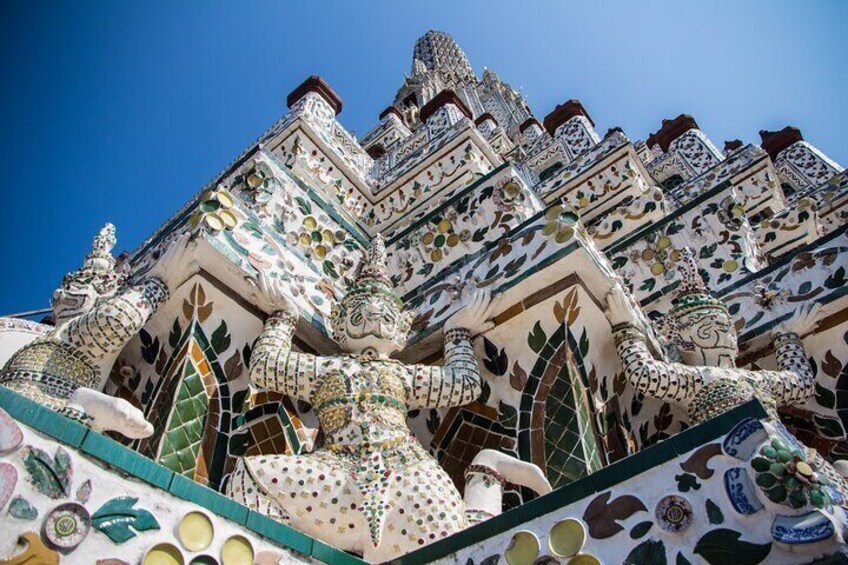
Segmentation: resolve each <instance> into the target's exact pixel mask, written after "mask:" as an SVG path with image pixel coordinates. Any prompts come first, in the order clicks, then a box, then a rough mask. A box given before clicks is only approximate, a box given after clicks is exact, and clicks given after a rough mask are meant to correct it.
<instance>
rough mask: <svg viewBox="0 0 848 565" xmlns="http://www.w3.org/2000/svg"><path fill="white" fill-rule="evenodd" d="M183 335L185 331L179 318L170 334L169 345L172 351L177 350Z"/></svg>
mask: <svg viewBox="0 0 848 565" xmlns="http://www.w3.org/2000/svg"><path fill="white" fill-rule="evenodd" d="M182 335H183V330H182V328H181V327H180V320H179V319H178V318H176V319H174V325H173V327H172V328H171V333H170V334H168V345H170V346H171V349H175V348H176V347H177V345H179V344H180V337H181V336H182Z"/></svg>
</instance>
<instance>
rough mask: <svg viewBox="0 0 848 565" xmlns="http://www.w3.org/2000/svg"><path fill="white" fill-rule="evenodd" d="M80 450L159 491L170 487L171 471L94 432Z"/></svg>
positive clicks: (86, 437)
mask: <svg viewBox="0 0 848 565" xmlns="http://www.w3.org/2000/svg"><path fill="white" fill-rule="evenodd" d="M80 449H82V451H84V452H85V453H88V454H89V455H91V456H92V457H95V458H97V459H100V460H101V461H103V462H104V463H108V464H109V465H111V466H113V467H116V468H118V469H120V470H122V471H124V472H125V473H129V474H130V475H132V476H134V477H138V478H139V479H141V480H143V481H145V482H147V483H150V484H152V485H154V486H157V487H159V488H161V489H164V490H168V487H169V486H170V485H171V479H172V478H173V476H174V473H173V471H171V470H169V469H166V468H165V467H163V466H161V465H157V464H156V463H155V462H154V461H152V460H150V459H148V458H147V457H145V456H143V455H141V454H140V453H137V452H135V451H133V450H131V449H129V448H127V447H124V446H123V445H121V444H120V443H118V442H117V441H115V440H113V439H110V438H108V437H106V436H103V435H100V434H98V433H96V432H90V433H89V434H87V435H86V436H85V439H84V440H83V442H82V445H80Z"/></svg>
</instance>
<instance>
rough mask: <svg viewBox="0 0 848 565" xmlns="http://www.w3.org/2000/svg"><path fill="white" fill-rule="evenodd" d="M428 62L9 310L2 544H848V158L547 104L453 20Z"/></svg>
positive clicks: (321, 115)
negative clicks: (643, 133) (481, 63)
mask: <svg viewBox="0 0 848 565" xmlns="http://www.w3.org/2000/svg"><path fill="white" fill-rule="evenodd" d="M399 78H400V79H402V82H401V84H400V86H399V88H398V90H397V92H396V93H395V94H394V96H393V97H392V95H391V93H387V98H386V102H387V107H386V108H385V110H384V111H382V112H381V113H380V115H379V116H378V117H375V119H376V122H377V123H376V125H375V126H374V128H373V129H372V130H371V131H369V132H367V133H366V134H365V135H363V136H362V137H360V138H357V137H355V136H354V135H353V134H351V133H350V132H349V131H348V130H346V129H345V127H344V126H343V125H342V123H341V121H340V117H341V113H342V110H343V103H342V98H341V97H340V96H339V94H338V93H336V92H335V91H334V90H333V88H332V87H331V86H330V85H329V84H328V83H327V82H326V81H324V80H323V79H321V78H320V77H317V76H312V77H308V78H307V79H306V80H305V81H304V82H303V83H302V84H301V85H299V86H298V87H297V88H296V89H294V90H293V91H292V92H291V93H290V94H289V95H288V97H287V100H286V102H287V106H288V108H287V110H286V111H285V112H283V115H282V117H281V118H280V119H279V120H278V121H277V122H276V123H274V124H271V125H270V127H269V129H268V130H267V131H266V132H265V133H263V134H262V135H261V136H260V137H259V138H258V139H257V140H256V142H254V143H252V144H251V145H250V146H249V147H247V148H246V149H245V151H244V152H243V153H242V154H240V155H238V156H237V157H236V158H235V159H234V160H233V162H231V163H230V164H228V165H227V166H226V167H224V169H223V170H222V171H221V173H219V174H218V175H216V176H215V177H214V178H212V179H211V180H210V181H209V183H208V184H207V185H206V186H204V187H202V189H201V190H200V191H198V193H197V194H196V195H195V196H193V197H192V198H191V199H189V201H188V202H187V203H186V205H185V206H183V208H181V209H180V210H178V211H176V212H175V214H174V215H173V216H172V217H171V218H169V219H168V220H167V221H166V222H165V223H164V224H163V225H162V226H161V227H160V228H159V229H158V230H157V231H156V232H155V233H153V234H151V235H150V237H149V238H148V239H147V240H145V241H144V242H143V243H142V244H141V245H139V246H138V248H137V249H135V250H134V251H133V252H132V253H130V254H129V255H128V256H122V257H121V258H119V259H116V258H114V257H113V256H112V253H111V252H112V247H113V246H114V245H115V238H116V228H115V227H114V226H111V225H107V226H106V227H105V228H104V229H103V230H102V231H101V232H100V233H99V234H98V235H97V236H96V238H95V240H94V243H93V246H92V250H91V251H90V252H89V251H88V250H81V251H80V258H81V259H83V257H85V259H84V260H83V264H82V267H81V268H80V269H79V270H77V271H74V272H72V273H69V274H68V275H67V276H66V277H65V279H64V280H63V281H62V284H61V286H60V287H59V289H58V290H57V293H56V294H55V296H54V300H53V302H52V307H53V320H52V321H49V322H36V321H32V320H27V319H22V318H0V362H2V363H4V366H3V369H2V370H0V384H1V385H3V386H2V387H0V407H2V412H0V523H2V525H3V527H2V528H0V563H58V562H62V563H86V564H88V563H94V562H98V563H100V562H101V561H97V560H98V559H102V560H104V561H102V563H108V564H110V565H114V564H118V563H133V564H134V563H225V564H228V565H234V564H242V563H243V564H252V563H260V564H263V565H264V564H269V563H275V564H276V563H295V562H325V563H355V562H362V561H367V562H375V563H376V562H392V563H409V564H412V563H424V562H444V563H466V564H469V563H470V564H472V565H473V564H475V563H485V564H487V565H492V564H494V563H500V562H504V563H507V564H509V565H533V564H534V563H547V562H561V563H569V564H592V563H651V564H660V563H670V562H676V563H709V564H717V563H729V562H735V563H750V564H754V563H841V562H845V561H846V560H848V549H846V546H845V536H846V533H847V532H846V528H848V516H846V508H847V507H848V506H846V505H848V502H846V498H845V497H846V495H848V486H846V481H845V476H846V475H848V442H846V427H848V315H846V313H848V298H846V294H845V291H844V289H845V287H846V268H848V235H846V229H848V228H846V210H848V207H846V206H845V205H846V203H848V173H846V172H845V170H844V169H843V168H842V167H841V166H840V165H839V164H837V163H835V162H834V161H833V160H832V159H830V158H829V157H827V155H826V154H825V153H824V152H823V151H822V150H820V149H819V148H817V147H815V146H814V145H813V144H812V143H811V141H813V142H814V140H811V141H808V140H805V139H804V137H803V135H802V133H801V131H800V130H799V129H797V128H795V127H792V126H787V127H786V128H784V129H782V130H780V131H774V132H773V131H765V130H764V131H761V132H759V140H760V144H759V145H754V144H745V143H743V142H741V141H739V140H729V141H727V142H724V144H723V148H722V149H720V148H719V147H720V145H718V144H717V143H716V141H714V140H711V139H710V137H709V135H708V134H709V124H699V123H698V122H697V121H696V120H695V118H694V117H693V116H690V115H687V114H683V115H679V116H677V117H673V116H670V117H669V118H668V119H662V120H660V119H658V120H657V122H658V129H657V130H656V131H655V132H653V133H652V134H651V135H650V136H648V137H647V138H646V139H645V140H631V139H630V138H629V137H628V136H627V134H626V132H624V131H622V130H621V129H619V128H612V129H610V130H609V131H607V132H606V133H605V134H602V133H599V132H598V131H597V130H596V126H595V122H594V120H593V118H592V116H591V114H590V111H589V110H590V109H589V108H587V107H586V106H584V105H583V103H582V102H580V101H579V100H576V99H568V98H566V97H567V94H568V93H564V97H563V100H564V101H563V103H562V104H559V105H557V106H556V107H554V108H550V109H549V111H548V113H547V114H546V115H544V116H542V115H539V116H537V115H536V114H534V113H533V111H532V110H531V109H530V107H529V105H528V104H527V102H526V100H525V99H524V97H523V95H522V94H521V93H520V92H518V91H516V90H515V89H513V88H512V87H511V86H510V85H509V84H507V83H506V82H504V81H503V80H502V79H501V78H500V77H499V76H498V74H497V73H496V72H495V71H494V70H491V69H484V70H482V74H481V75H480V76H478V74H477V73H476V71H475V69H474V67H473V66H472V64H471V61H469V59H468V57H467V56H466V55H465V53H464V52H463V51H462V49H461V48H460V47H459V45H458V44H457V43H456V42H455V41H454V40H453V38H451V37H450V36H449V35H448V34H446V33H443V32H438V31H429V32H427V33H426V34H425V35H424V36H422V37H421V38H420V39H419V40H418V41H417V42H416V44H415V46H414V49H413V55H412V59H411V67H410V72H409V74H408V75H407V76H405V77H399ZM658 118H660V117H658ZM702 126H703V128H702ZM748 133H750V132H748ZM739 134H740V135H746V132H739ZM119 231H120V226H118V227H117V232H118V233H119ZM47 298H48V297H45V300H46V299H47ZM28 560H29V561H28ZM169 560H170V561H169Z"/></svg>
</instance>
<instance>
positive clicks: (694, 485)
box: [674, 473, 701, 492]
mask: <svg viewBox="0 0 848 565" xmlns="http://www.w3.org/2000/svg"><path fill="white" fill-rule="evenodd" d="M674 478H675V479H676V480H677V490H679V491H680V492H689V491H690V490H700V488H701V483H699V482H698V479H697V478H695V475H690V474H689V473H683V474H682V475H674Z"/></svg>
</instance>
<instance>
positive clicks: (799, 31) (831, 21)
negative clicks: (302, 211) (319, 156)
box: [0, 0, 848, 315]
mask: <svg viewBox="0 0 848 565" xmlns="http://www.w3.org/2000/svg"><path fill="white" fill-rule="evenodd" d="M2 16H3V17H2V18H0V44H2V50H0V72H2V75H0V76H2V77H3V79H2V81H0V99H2V100H0V101H1V102H2V104H0V116H2V118H0V124H2V130H3V132H4V135H3V136H2V140H0V144H1V145H0V149H2V151H1V152H0V155H2V157H0V166H2V178H3V179H4V183H3V188H2V194H3V201H4V207H3V208H4V210H5V211H6V212H5V213H4V214H3V220H2V221H0V241H2V244H0V249H2V251H0V260H2V265H3V269H2V272H3V275H4V276H2V277H0V315H2V314H8V313H12V312H19V311H23V310H28V309H34V308H39V307H44V306H47V305H48V303H49V299H50V295H51V293H52V291H53V289H54V288H55V287H56V286H57V285H58V284H59V282H60V281H61V277H62V275H63V274H64V273H65V272H67V271H69V270H73V269H75V268H77V267H78V266H79V265H80V264H81V261H82V259H83V257H84V255H85V253H86V252H87V250H88V249H89V245H90V241H91V238H92V236H93V235H94V234H95V233H96V231H97V230H98V229H99V228H100V226H102V224H103V223H104V222H106V221H112V222H114V223H115V224H116V225H117V227H118V240H119V241H118V246H117V247H116V250H115V251H116V254H117V253H119V252H120V251H121V250H124V249H127V250H132V249H133V248H135V246H136V245H138V244H139V243H140V242H141V241H143V240H144V239H145V238H146V237H147V236H148V235H149V234H150V233H151V232H153V231H154V230H155V229H156V228H157V227H158V226H159V225H160V224H161V223H162V221H164V220H165V219H166V218H167V217H169V216H170V215H171V214H172V213H173V212H174V211H175V210H176V209H177V208H178V207H179V206H181V205H182V204H183V203H184V202H185V201H186V200H187V199H188V198H189V197H190V196H191V195H193V194H194V193H195V192H196V191H197V190H198V189H199V188H200V187H201V186H202V185H203V184H205V183H206V182H207V181H208V180H209V179H210V178H211V177H212V176H213V175H215V174H216V173H218V172H219V171H220V170H221V169H222V168H223V167H224V166H225V165H226V164H227V163H228V162H229V161H230V160H231V159H232V158H233V157H235V156H236V155H237V154H238V153H240V152H241V151H242V149H244V147H245V146H246V145H248V144H249V143H250V142H252V141H253V140H254V139H256V137H257V136H258V135H259V134H260V133H261V132H262V131H264V130H265V128H267V127H268V126H269V125H270V124H271V123H272V122H273V121H274V120H276V119H277V118H278V117H280V116H281V115H282V114H283V113H284V112H285V111H286V107H285V98H286V94H287V93H288V92H289V91H291V90H292V89H293V88H294V87H295V86H297V85H298V84H299V83H300V82H301V81H302V80H303V79H304V78H306V77H307V76H308V75H310V74H319V75H321V76H323V77H324V78H326V79H327V81H328V82H329V83H330V84H331V85H332V86H333V87H334V88H335V89H336V90H337V92H339V94H340V95H341V97H342V99H343V100H344V111H343V112H342V114H341V115H340V120H341V121H342V123H343V124H344V125H345V126H346V127H347V128H348V129H350V130H352V131H354V132H357V133H359V134H362V133H365V132H366V131H367V130H368V129H370V128H371V127H372V126H373V125H374V123H375V122H376V119H377V115H378V114H379V113H380V111H381V110H383V109H384V108H385V107H386V106H387V105H388V104H389V102H391V100H392V98H393V96H394V93H395V91H396V90H397V88H398V87H399V86H400V84H401V81H402V80H403V74H404V72H407V71H408V69H409V67H410V63H411V56H412V48H413V44H414V42H415V40H416V39H417V38H418V37H419V36H420V35H421V34H423V33H424V32H425V31H427V30H428V29H438V30H443V31H447V32H449V33H451V34H452V35H453V36H454V38H455V39H456V40H457V41H458V42H459V44H460V45H461V46H462V47H463V49H464V50H465V51H466V53H467V54H468V56H469V58H470V59H471V63H472V65H474V68H475V70H476V71H477V73H478V75H479V73H480V72H481V71H482V68H483V67H484V66H487V67H490V68H492V69H494V70H496V71H497V72H498V74H499V75H500V76H501V78H502V79H504V80H506V81H507V82H509V83H511V84H512V85H513V86H514V87H517V88H521V89H522V90H523V91H524V93H525V95H526V96H527V99H528V101H529V102H530V106H531V108H532V109H533V110H534V112H535V113H536V115H537V116H538V117H539V118H540V119H541V118H543V117H544V116H545V115H546V114H547V113H548V112H550V111H551V110H552V109H553V107H554V106H555V105H556V104H557V103H560V102H563V101H565V100H568V99H569V98H579V99H581V100H582V102H583V104H584V106H585V107H586V108H587V109H588V111H589V113H590V114H591V115H592V117H593V119H594V121H595V123H596V125H597V128H598V130H599V132H600V133H601V134H602V135H603V133H604V132H606V131H607V129H608V128H609V127H612V126H619V127H622V128H623V129H624V131H625V132H626V133H627V134H628V135H629V136H630V138H631V139H633V140H636V139H643V138H645V137H646V136H647V135H648V134H650V133H651V132H653V131H655V130H656V129H657V128H658V127H659V125H660V122H661V120H662V119H663V118H672V117H674V116H677V115H678V114H680V113H682V112H686V113H689V114H692V115H693V116H695V118H696V119H697V121H698V123H699V124H700V125H701V128H702V129H703V130H704V131H706V133H707V134H708V135H709V136H710V137H711V138H712V139H713V140H714V141H715V142H716V143H717V144H718V145H719V146H721V145H722V144H723V141H724V140H726V139H733V138H737V137H738V138H740V139H742V140H744V141H746V142H753V141H756V142H758V141H759V137H758V135H757V132H758V131H759V130H760V129H764V128H765V129H777V128H781V127H783V126H784V125H787V124H792V125H795V126H797V127H799V128H801V130H802V131H803V133H804V136H805V138H806V139H808V140H809V141H811V142H812V143H814V144H815V145H817V146H818V147H819V148H821V149H822V150H823V151H825V153H827V154H828V155H830V156H831V157H832V158H834V159H836V160H837V161H838V162H840V163H841V164H843V165H848V104H846V103H845V96H846V92H848V72H846V71H847V70H848V68H846V60H848V37H846V34H845V33H844V24H845V22H846V21H848V2H840V1H833V2H824V1H807V2H800V1H797V2H785V1H779V0H771V1H767V2H766V1H762V2H761V1H746V2H738V1H734V2H725V1H716V0H709V1H707V0H704V1H702V2H658V1H657V2H654V1H650V0H642V1H640V2H565V1H559V2H499V1H494V0H490V1H488V2H465V1H463V2H457V1H455V0H453V1H450V2H442V1H435V2H431V1H428V2H349V3H341V2H329V3H323V2H318V1H309V2H299V3H294V2H287V3H283V2H267V3H266V2H244V3H236V2H215V1H202V2H201V1H196V2H181V3H176V2H144V3H142V2H106V1H102V0H101V1H99V2H84V1H78V2H12V1H7V2H4V3H3V14H2Z"/></svg>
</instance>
